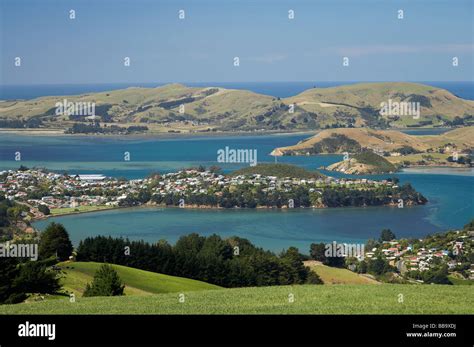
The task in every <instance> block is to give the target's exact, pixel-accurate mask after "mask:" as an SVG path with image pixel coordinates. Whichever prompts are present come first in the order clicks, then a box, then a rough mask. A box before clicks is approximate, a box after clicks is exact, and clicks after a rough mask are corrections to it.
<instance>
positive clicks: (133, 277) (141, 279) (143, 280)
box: [59, 262, 220, 296]
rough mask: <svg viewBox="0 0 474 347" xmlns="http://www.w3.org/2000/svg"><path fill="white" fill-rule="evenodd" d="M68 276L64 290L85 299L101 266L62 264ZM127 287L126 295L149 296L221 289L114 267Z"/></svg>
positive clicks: (192, 281) (161, 275)
mask: <svg viewBox="0 0 474 347" xmlns="http://www.w3.org/2000/svg"><path fill="white" fill-rule="evenodd" d="M59 265H60V267H61V268H62V269H63V271H64V272H65V277H64V278H63V279H62V280H61V282H62V285H63V288H64V290H65V291H67V292H72V293H74V294H76V295H79V296H82V293H83V292H84V289H85V287H86V284H87V283H90V282H92V278H93V276H94V273H95V271H96V270H97V269H98V268H99V267H100V266H101V265H102V264H101V263H94V262H64V263H61V264H59ZM111 266H112V267H113V268H114V269H115V270H116V271H117V272H118V274H119V276H120V278H121V279H122V281H123V283H124V284H125V285H126V287H125V294H126V295H146V294H160V293H174V292H185V291H199V290H210V289H219V288H220V287H219V286H216V285H213V284H208V283H205V282H201V281H196V280H192V279H188V278H182V277H175V276H168V275H163V274H158V273H154V272H149V271H144V270H139V269H134V268H131V267H126V266H121V265H114V264H112V265H111Z"/></svg>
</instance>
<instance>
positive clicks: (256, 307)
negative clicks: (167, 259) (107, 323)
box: [0, 284, 474, 314]
mask: <svg viewBox="0 0 474 347" xmlns="http://www.w3.org/2000/svg"><path fill="white" fill-rule="evenodd" d="M291 294H292V295H293V297H294V302H290V300H289V298H290V295H291ZM400 294H402V296H403V302H399V299H400V298H401V296H400ZM281 313H284V314H474V296H473V295H472V287H471V286H448V285H397V284H381V285H332V286H324V285H300V286H278V287H260V288H236V289H225V290H209V291H199V292H189V293H185V301H184V303H180V302H179V300H178V294H177V293H168V294H156V295H147V296H122V297H93V298H77V300H76V302H75V303H70V302H69V300H68V299H58V300H50V301H43V302H34V303H23V304H17V305H0V314H281Z"/></svg>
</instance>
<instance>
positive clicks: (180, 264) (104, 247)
mask: <svg viewBox="0 0 474 347" xmlns="http://www.w3.org/2000/svg"><path fill="white" fill-rule="evenodd" d="M77 260H78V261H96V262H106V263H113V264H119V265H125V266H130V267H134V268H138V269H142V270H147V271H153V272H159V273H164V274H168V275H173V276H181V277H186V278H192V279H196V280H201V281H205V282H208V283H213V284H216V285H220V286H223V287H246V286H269V285H286V284H303V283H321V280H320V279H319V278H318V277H317V275H316V274H314V273H312V272H310V270H309V268H307V267H305V266H304V265H303V263H302V256H301V254H300V253H299V252H298V249H297V248H294V247H290V248H289V249H288V250H286V251H284V252H282V253H281V254H280V255H276V254H274V253H272V252H269V251H265V250H263V249H261V248H257V247H256V246H254V245H253V244H252V243H250V241H248V240H246V239H242V238H239V237H232V238H229V239H225V240H224V239H222V238H221V237H219V236H218V235H211V236H208V237H205V236H200V235H198V234H189V235H186V236H182V237H181V238H180V239H179V240H178V241H177V242H176V244H175V245H174V246H172V245H170V244H169V243H167V242H166V241H160V242H158V243H155V244H149V243H146V242H143V241H129V240H128V239H123V238H111V237H104V236H96V237H91V238H87V239H85V240H83V241H81V243H80V244H79V247H78V249H77Z"/></svg>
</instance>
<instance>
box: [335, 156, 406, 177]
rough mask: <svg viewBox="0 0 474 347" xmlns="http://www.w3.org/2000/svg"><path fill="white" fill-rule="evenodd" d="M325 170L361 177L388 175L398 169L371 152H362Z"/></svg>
mask: <svg viewBox="0 0 474 347" xmlns="http://www.w3.org/2000/svg"><path fill="white" fill-rule="evenodd" d="M327 170H330V171H340V172H344V173H346V174H352V175H361V174H381V173H390V172H395V171H397V170H398V169H397V167H396V166H395V165H393V164H392V163H391V162H389V161H388V160H387V159H385V158H384V157H381V156H380V155H378V154H375V153H374V152H371V151H364V152H361V153H356V154H353V155H352V157H351V158H349V159H348V160H343V161H340V162H337V163H334V164H332V165H330V166H328V167H327Z"/></svg>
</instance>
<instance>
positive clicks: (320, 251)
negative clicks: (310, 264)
mask: <svg viewBox="0 0 474 347" xmlns="http://www.w3.org/2000/svg"><path fill="white" fill-rule="evenodd" d="M325 250H326V246H325V245H324V243H322V242H321V243H312V244H311V246H310V247H309V254H310V255H311V258H313V259H314V260H318V261H325V260H326V256H325V255H324V252H325Z"/></svg>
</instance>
